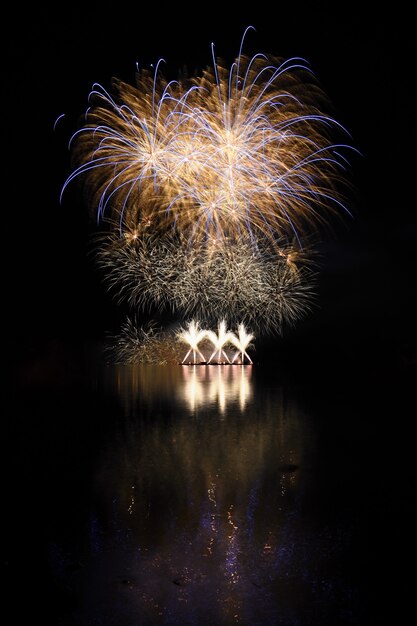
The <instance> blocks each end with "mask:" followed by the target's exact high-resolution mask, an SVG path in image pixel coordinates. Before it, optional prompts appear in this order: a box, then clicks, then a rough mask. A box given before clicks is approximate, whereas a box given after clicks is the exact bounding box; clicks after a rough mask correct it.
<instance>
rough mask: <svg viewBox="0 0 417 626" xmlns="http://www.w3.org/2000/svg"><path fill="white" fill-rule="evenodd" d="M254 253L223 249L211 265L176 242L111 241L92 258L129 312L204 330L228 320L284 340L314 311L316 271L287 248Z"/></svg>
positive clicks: (246, 247) (247, 247) (244, 246)
mask: <svg viewBox="0 0 417 626" xmlns="http://www.w3.org/2000/svg"><path fill="white" fill-rule="evenodd" d="M259 248H260V249H259V250H258V251H257V252H255V251H254V250H253V248H252V246H251V244H250V242H244V241H243V242H242V243H241V244H240V245H239V246H238V247H230V248H226V247H223V246H220V247H218V248H216V249H215V250H213V251H212V254H211V257H210V261H208V260H207V257H206V256H205V255H204V253H203V252H204V251H203V250H202V249H201V248H199V247H197V246H194V247H192V248H190V249H189V248H188V247H187V246H184V245H180V243H179V242H178V241H177V239H176V238H165V239H162V238H155V237H154V236H153V235H151V234H149V235H146V236H143V237H142V238H141V239H139V238H138V239H134V240H131V241H130V242H126V238H123V239H120V238H119V237H118V235H117V234H116V233H112V234H106V235H105V236H103V237H102V238H101V243H100V244H99V245H97V246H96V248H95V255H96V261H97V264H98V266H99V267H100V268H101V269H102V271H103V278H104V282H105V284H106V286H107V288H108V289H109V291H110V292H111V293H112V295H113V296H114V297H115V298H116V300H117V301H118V302H119V303H122V302H127V303H128V304H129V305H130V307H131V308H132V309H133V310H136V311H138V310H144V311H155V310H160V311H163V310H171V311H172V312H173V313H176V314H177V315H181V316H182V317H185V318H196V319H199V320H200V321H201V323H204V324H205V325H206V326H212V325H213V324H214V323H215V322H216V320H217V319H220V318H222V317H224V316H225V317H227V319H228V321H229V323H231V324H233V325H236V324H238V323H240V322H241V323H243V324H245V325H246V326H249V327H251V328H253V329H255V330H257V331H259V332H260V331H262V332H278V333H282V332H283V330H284V328H285V327H286V326H287V325H294V324H295V323H296V322H297V321H298V320H299V319H301V318H302V317H303V316H304V315H305V314H306V313H307V312H308V311H309V310H310V308H311V307H312V305H313V303H314V288H315V284H316V279H315V271H314V268H313V266H312V260H311V258H310V257H309V256H308V255H307V256H305V255H302V254H300V253H299V252H296V251H295V250H294V249H292V248H289V247H288V248H287V249H280V254H277V252H276V248H273V247H271V246H269V247H268V246H266V242H265V245H264V246H262V247H261V246H259Z"/></svg>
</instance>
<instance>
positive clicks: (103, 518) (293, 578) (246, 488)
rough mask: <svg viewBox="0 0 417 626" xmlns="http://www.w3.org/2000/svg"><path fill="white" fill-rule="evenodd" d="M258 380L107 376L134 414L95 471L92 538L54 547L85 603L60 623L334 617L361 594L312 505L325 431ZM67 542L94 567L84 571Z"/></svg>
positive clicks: (251, 374)
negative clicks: (335, 563)
mask: <svg viewBox="0 0 417 626" xmlns="http://www.w3.org/2000/svg"><path fill="white" fill-rule="evenodd" d="M255 374H257V371H256V370H255V369H254V368H253V367H252V366H249V365H246V366H176V367H162V366H146V365H145V366H143V365H142V366H140V365H139V366H130V367H123V366H116V367H111V368H107V369H106V370H105V372H104V376H103V379H102V381H101V383H100V385H102V390H103V393H104V392H105V393H108V394H110V395H113V393H114V394H116V396H117V397H118V399H119V402H120V407H121V412H120V415H121V419H119V421H118V422H117V424H118V425H117V427H115V430H114V433H113V435H112V437H111V438H109V440H108V441H107V443H105V444H104V445H103V446H102V448H101V450H100V454H99V457H98V460H97V463H96V466H95V469H94V472H93V480H92V487H91V501H90V503H89V505H88V507H87V508H88V510H87V511H86V512H85V518H86V527H88V533H87V536H86V538H85V542H84V545H83V546H82V547H81V545H77V546H71V547H68V546H60V545H59V541H57V543H56V545H54V546H53V549H52V550H51V553H52V554H53V560H54V562H55V568H56V570H57V572H58V575H61V576H62V577H63V578H64V579H65V584H66V585H67V586H69V587H70V588H71V589H72V591H73V594H74V595H75V596H76V598H77V603H76V605H75V607H74V608H73V610H72V611H71V613H70V614H68V615H67V616H66V618H65V619H62V620H61V622H60V623H62V624H85V625H87V624H106V625H111V624H122V625H124V624H132V625H133V624H135V625H136V624H145V625H147V624H150V625H151V624H178V625H184V624H196V625H204V624H210V625H223V624H225V625H226V624H247V625H251V626H252V625H256V624H262V625H263V624H274V625H275V624H283V625H285V624H288V625H289V624H307V623H308V624H310V623H311V624H327V623H330V618H329V622H327V621H326V611H329V615H330V614H332V617H334V610H335V606H336V605H337V606H338V607H340V611H341V612H342V611H343V610H344V602H345V601H346V597H347V596H346V594H348V590H346V591H345V589H344V587H343V583H342V582H341V581H337V579H336V580H335V578H334V572H333V573H331V571H330V570H329V569H327V570H326V568H328V566H329V562H331V559H332V554H333V553H334V552H332V550H333V551H334V550H335V549H336V550H337V545H336V544H337V541H336V542H335V545H336V548H335V547H334V546H333V549H331V548H330V547H329V538H328V537H326V536H325V534H324V535H323V534H322V535H321V536H317V535H316V534H315V530H314V523H313V519H314V516H312V514H311V510H310V508H309V507H310V505H311V503H310V500H309V497H308V493H309V489H310V487H311V484H312V480H313V479H312V473H311V468H312V467H313V466H314V459H315V456H316V454H317V452H316V448H315V436H314V431H313V429H312V428H311V426H310V422H309V419H308V416H307V415H305V414H304V412H303V410H302V409H301V408H300V406H298V404H297V402H296V400H295V398H294V397H292V396H291V395H289V394H288V392H286V391H285V390H284V389H283V388H282V387H281V386H280V385H277V384H275V385H269V384H267V383H265V382H264V381H263V380H262V377H260V376H259V375H255ZM100 385H99V386H100ZM333 540H334V539H333ZM66 550H67V551H68V550H72V551H73V554H72V559H73V560H74V559H76V560H77V562H79V563H81V564H82V566H80V568H79V569H78V570H76V571H74V572H71V573H69V572H68V570H65V568H63V567H62V563H63V562H64V561H65V558H64V556H63V554H64V552H65V551H66ZM60 567H61V570H59V568H60ZM64 570H65V571H64ZM311 611H313V614H312V613H311ZM314 611H316V616H317V615H320V620H319V621H315V618H314ZM332 611H333V613H331V612H332ZM310 618H311V621H309V620H310ZM333 623H340V624H344V623H349V622H348V621H343V620H340V621H339V622H333Z"/></svg>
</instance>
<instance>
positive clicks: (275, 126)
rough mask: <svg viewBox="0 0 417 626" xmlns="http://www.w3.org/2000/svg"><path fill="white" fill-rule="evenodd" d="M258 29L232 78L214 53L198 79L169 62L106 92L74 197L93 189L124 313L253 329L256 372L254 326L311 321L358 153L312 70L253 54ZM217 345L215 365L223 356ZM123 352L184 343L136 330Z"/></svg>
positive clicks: (297, 61)
mask: <svg viewBox="0 0 417 626" xmlns="http://www.w3.org/2000/svg"><path fill="white" fill-rule="evenodd" d="M247 30H249V29H247ZM246 32H247V31H245V34H244V36H243V38H242V42H241V46H240V49H239V54H238V56H237V58H236V60H235V61H234V63H232V65H231V66H230V68H229V69H227V68H226V64H224V63H223V62H222V61H220V60H217V59H216V58H215V56H214V52H213V67H212V68H209V67H208V68H206V69H205V70H204V71H203V72H202V73H201V75H198V76H194V77H191V78H187V79H181V80H174V81H166V80H165V79H164V77H163V76H162V73H161V72H160V62H158V63H157V64H156V68H155V70H154V71H152V72H148V71H146V70H141V71H138V72H137V74H136V85H129V84H127V83H126V82H123V81H121V80H118V79H114V80H113V83H112V86H111V90H109V91H108V90H106V89H104V88H103V87H102V86H101V85H98V84H95V85H94V86H93V89H92V91H91V93H90V97H89V108H88V110H87V113H86V115H85V120H84V122H83V124H82V126H81V127H80V128H79V130H77V131H76V132H75V133H74V135H73V136H72V138H71V141H70V147H71V152H72V158H73V161H72V164H73V168H74V169H73V171H72V173H71V174H70V176H69V177H68V179H67V180H66V181H65V183H64V185H63V189H62V193H64V191H65V189H66V188H67V186H68V185H69V184H71V183H72V182H73V181H75V180H77V181H80V182H81V183H82V184H83V185H84V190H85V193H86V199H87V202H88V204H89V206H90V207H91V211H92V214H93V216H94V217H95V219H96V220H97V223H98V224H100V225H101V226H102V227H103V228H102V232H101V233H100V237H99V240H98V241H97V246H96V248H95V258H96V260H97V262H98V265H99V267H100V268H101V270H102V271H103V274H104V280H105V283H106V285H107V287H108V289H109V291H110V292H111V293H112V294H113V296H114V297H115V298H116V299H117V300H118V301H119V302H122V301H124V302H127V303H128V305H129V306H130V307H131V308H132V309H133V310H134V311H135V312H137V311H140V310H142V311H143V310H148V311H155V310H156V311H166V310H171V312H172V313H174V314H175V315H176V316H181V317H182V318H186V319H187V318H188V319H198V320H199V322H200V324H202V325H203V326H204V327H206V328H208V327H212V326H213V324H215V323H218V320H227V323H228V324H230V325H233V327H235V328H236V327H237V324H240V326H239V328H240V331H239V332H240V334H239V333H238V335H234V338H235V339H234V345H235V347H237V348H238V351H239V352H238V353H237V355H239V354H240V357H241V360H242V362H243V360H244V358H245V357H246V358H247V359H249V357H248V355H247V352H246V347H247V345H248V342H250V340H251V339H252V336H251V335H248V334H247V333H246V330H245V329H246V328H252V329H254V330H256V331H257V332H278V333H280V334H282V333H283V330H284V328H285V327H286V326H287V325H293V324H295V323H296V322H297V321H298V320H299V319H300V318H301V317H303V316H304V315H305V314H306V313H307V312H308V311H309V310H310V308H311V306H312V304H313V302H314V298H315V294H314V288H315V284H316V281H315V271H314V263H313V262H312V259H313V258H314V255H312V254H311V250H310V249H309V248H306V247H305V241H306V239H310V235H311V233H312V232H313V231H315V229H316V228H317V229H318V228H319V227H320V226H321V225H323V224H324V225H326V224H327V223H328V218H329V215H330V214H331V213H332V212H335V213H336V214H338V215H340V214H344V213H349V211H348V209H347V207H346V205H345V201H344V197H343V194H342V189H343V188H344V185H345V183H346V178H345V172H346V168H347V165H348V163H347V159H346V157H345V156H344V155H345V154H346V153H347V152H348V151H350V150H354V149H353V148H352V147H351V146H350V145H349V144H348V143H346V141H347V139H346V138H348V134H347V132H346V130H345V129H344V128H343V127H342V126H341V125H340V124H339V123H338V122H337V121H336V120H335V119H333V118H332V117H331V116H329V115H328V114H327V113H326V111H325V109H326V108H327V102H326V97H325V94H324V93H323V92H322V90H321V89H320V87H319V85H318V82H317V80H316V79H315V77H314V74H313V73H312V71H311V70H310V68H309V66H308V63H307V62H306V61H305V60H303V59H301V58H292V59H289V60H283V59H278V58H274V57H268V56H266V55H264V54H255V55H254V56H252V57H250V56H247V55H244V54H243V53H242V50H243V42H244V38H245V35H246ZM336 137H337V138H338V139H339V138H343V141H341V140H338V141H335V138H336ZM224 324H226V322H224ZM198 330H199V328H197V327H196V328H189V329H188V331H187V330H183V331H182V332H183V336H182V340H183V341H185V342H186V343H188V345H189V346H190V351H189V353H188V354H187V356H186V357H185V358H188V356H189V354H190V353H191V352H193V357H194V360H195V359H196V355H197V354H198V353H199V352H200V350H199V348H198V343H199V341H198V340H199V339H200V338H199V337H198V336H194V335H195V333H198ZM219 330H220V329H219ZM194 331H195V332H194ZM187 332H188V333H191V334H192V335H193V336H192V339H193V341H191V336H189V335H186V334H184V333H187ZM149 333H150V334H149ZM225 333H226V335H227V332H226V331H225ZM214 335H215V333H214V334H213V335H211V336H209V335H207V334H206V337H205V339H210V338H211V340H212V342H213V345H214V348H215V350H214V352H213V354H212V355H211V357H210V359H212V358H213V357H214V355H215V354H217V355H218V357H219V358H220V357H221V356H222V349H223V348H222V345H220V344H219V345H218V342H219V341H220V337H219V335H217V336H216V338H215V337H214ZM226 335H225V336H224V337H223V336H222V339H225V340H226V339H227V340H229V339H230V337H229V336H228V335H227V336H226ZM160 339H161V337H160V336H158V341H159V340H160ZM177 339H178V338H177ZM118 341H120V345H119V347H118V349H117V350H116V352H117V353H118V354H124V353H125V352H126V354H125V356H126V358H127V359H129V358H130V357H129V354H130V352H132V353H134V354H135V355H137V353H138V350H139V352H140V351H141V350H142V351H144V353H143V354H141V356H140V358H139V360H142V361H147V360H149V358H150V357H149V354H150V353H152V351H153V350H154V351H155V353H158V354H161V351H162V352H163V351H164V350H163V349H162V347H161V346H166V345H171V344H172V338H167V337H165V336H163V337H162V340H161V341H159V344H158V346H155V345H154V344H155V341H156V336H155V334H154V333H153V331H152V332H151V331H149V332H148V331H146V330H143V329H142V328H141V327H140V326H138V327H135V325H132V324H131V323H130V322H129V323H127V325H126V326H125V327H124V328H123V329H122V333H121V336H120V337H119V339H118ZM152 342H153V343H152ZM232 343H233V342H232ZM223 345H224V344H223ZM164 349H165V348H164ZM170 349H171V348H170ZM176 349H177V347H176ZM237 355H235V358H237ZM200 356H201V354H200ZM134 358H135V359H137V356H135V357H134ZM163 358H164V357H162V356H161V357H158V359H159V360H163ZM249 360H250V359H249Z"/></svg>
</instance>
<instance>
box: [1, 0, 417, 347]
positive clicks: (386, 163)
mask: <svg viewBox="0 0 417 626" xmlns="http://www.w3.org/2000/svg"><path fill="white" fill-rule="evenodd" d="M223 4H225V3H223ZM365 4H366V14H365V10H364V7H365ZM129 5H130V6H129V9H128V10H127V9H126V8H124V6H123V3H117V2H114V3H112V5H111V9H108V8H106V4H105V3H104V4H103V3H88V2H87V3H80V2H76V3H71V4H68V5H62V6H61V7H60V8H59V10H58V8H57V9H56V10H55V12H54V11H51V9H49V8H48V9H47V8H45V7H39V6H37V5H36V6H30V7H29V9H25V10H20V7H19V9H18V10H13V9H12V12H11V13H10V16H9V18H6V19H4V21H3V29H4V31H6V36H5V37H4V40H5V41H6V54H5V56H4V55H3V88H4V96H3V104H4V106H5V110H4V114H3V122H4V126H3V130H6V136H5V137H6V139H5V144H4V145H3V147H4V153H3V157H4V161H3V162H4V163H5V165H3V167H6V178H5V181H4V183H3V199H4V206H3V208H4V213H3V233H4V235H5V237H6V240H7V248H6V249H7V255H6V264H5V267H6V281H7V284H8V285H9V287H8V298H7V303H8V305H7V306H8V309H9V312H10V313H11V316H10V317H11V320H10V330H11V332H10V339H11V341H12V343H16V344H17V345H23V344H25V345H27V344H31V343H34V345H37V344H38V343H39V342H42V341H44V340H50V339H51V338H52V339H53V338H55V337H59V336H63V335H68V334H69V335H74V336H78V335H82V334H84V333H85V334H89V333H90V334H91V333H94V332H97V334H98V335H100V333H102V332H103V331H105V329H106V327H107V324H109V320H110V318H111V317H112V315H113V313H114V308H115V304H114V303H111V302H110V300H109V299H108V297H107V294H105V292H104V290H103V288H102V286H101V285H99V284H97V277H96V276H95V275H94V272H93V271H92V269H91V265H90V262H89V261H88V259H87V255H86V249H87V247H88V243H87V236H86V233H87V231H88V229H89V225H88V224H87V221H88V220H87V216H86V210H85V207H83V206H82V202H80V199H79V198H77V196H76V195H75V194H73V195H71V193H70V194H68V196H67V197H66V199H65V201H64V202H63V203H62V204H60V202H59V194H60V190H61V187H62V185H63V183H64V181H65V179H66V177H67V175H68V173H69V171H70V169H69V152H68V149H67V144H68V140H69V138H70V135H71V134H72V132H73V131H74V130H75V128H76V125H77V120H78V119H79V116H80V114H82V113H83V112H84V110H85V108H86V105H87V97H88V93H89V91H90V88H91V86H92V85H93V83H94V82H99V83H101V84H102V85H103V86H107V87H109V86H110V81H111V77H112V76H116V77H119V78H122V79H124V80H126V81H128V82H132V83H133V82H134V74H135V66H136V63H137V62H139V64H140V65H142V66H147V65H149V64H151V63H156V62H157V61H158V60H159V59H160V58H164V59H165V61H166V63H165V65H164V71H165V74H166V75H167V76H168V77H169V78H176V77H177V75H178V71H179V70H180V69H181V67H183V66H186V67H188V69H189V71H190V72H193V71H194V70H198V69H201V68H202V67H204V66H206V65H211V62H212V59H211V42H214V44H215V46H216V48H215V49H216V54H217V55H218V56H219V57H223V58H224V59H225V61H226V62H229V63H231V62H232V61H233V59H234V58H235V57H236V55H237V53H238V50H239V46H240V42H241V38H242V35H243V32H244V30H245V28H246V27H247V26H253V27H254V28H255V29H256V30H255V31H251V32H250V33H249V34H248V36H247V39H246V44H245V50H246V52H247V53H248V54H249V55H252V54H255V53H257V52H265V53H267V54H271V55H275V56H279V57H284V58H288V57H290V56H301V57H304V58H305V59H306V60H308V62H309V63H310V64H311V67H312V69H313V70H314V72H315V74H316V76H317V77H318V79H319V81H320V83H321V85H322V87H323V89H324V90H325V92H326V93H327V95H328V97H329V98H330V101H331V102H332V105H333V107H334V116H335V117H336V119H337V120H338V121H339V122H341V123H342V124H343V125H344V126H345V127H346V128H347V129H348V130H349V131H350V133H351V135H352V144H353V145H354V146H355V147H357V148H358V150H360V152H361V153H362V155H363V156H362V158H360V159H355V160H354V167H353V171H352V172H351V177H352V182H353V184H354V186H355V188H356V190H357V194H356V199H355V219H354V220H352V222H351V223H348V224H346V223H345V224H344V225H343V226H341V227H340V230H339V231H336V237H335V238H334V239H333V240H331V241H329V242H328V244H327V243H325V245H324V249H325V252H326V254H328V258H326V262H325V268H324V276H325V281H324V288H323V289H324V291H323V294H324V296H325V297H326V298H328V300H326V302H325V303H326V305H328V306H327V309H326V306H324V307H322V309H324V312H323V313H322V314H323V315H324V318H323V319H325V320H326V319H327V318H328V317H329V316H330V317H332V318H333V319H334V318H335V317H336V316H339V321H338V322H337V323H336V326H338V327H340V326H342V325H343V324H344V323H345V321H346V320H347V319H353V320H354V323H355V324H357V325H358V326H359V325H361V324H362V327H363V329H364V330H363V332H364V333H365V332H368V330H369V331H371V330H372V326H373V327H374V329H375V328H378V332H380V331H381V330H382V328H385V330H384V332H388V333H389V334H390V335H391V334H393V333H394V334H396V335H397V334H398V335H399V343H400V344H401V345H402V346H404V345H405V344H407V347H406V349H407V350H408V349H410V348H409V346H410V345H411V340H409V337H408V328H409V327H411V326H412V324H411V320H412V313H411V311H413V309H412V308H411V299H412V295H413V292H414V286H413V284H412V283H413V280H414V276H415V275H414V270H412V265H413V261H414V257H415V245H416V230H415V225H416V220H415V199H414V198H413V197H412V196H411V188H412V186H413V172H412V171H411V159H412V155H410V152H409V150H408V146H409V144H410V143H411V145H415V142H413V141H412V140H411V137H412V134H413V133H414V132H415V131H414V122H413V110H412V102H413V100H412V98H411V88H412V84H413V81H414V80H415V79H414V74H413V73H412V72H411V69H412V64H413V60H414V57H415V54H414V50H413V46H412V41H411V39H410V36H409V32H410V30H411V29H410V25H411V23H412V21H413V20H412V18H411V15H410V13H409V11H410V8H409V3H403V4H401V3H398V2H397V3H393V4H392V5H391V6H388V7H387V8H383V6H382V3H374V5H372V3H371V4H369V3H363V2H358V3H356V2H353V3H352V2H350V3H343V4H340V3H334V2H329V3H320V2H319V3H314V2H313V3H311V2H306V3H304V2H297V3H295V2H294V3H287V4H286V5H284V4H283V3H276V4H273V5H269V7H268V6H264V4H263V3H262V4H258V5H257V4H256V3H255V4H254V5H253V6H252V8H251V10H250V11H247V12H245V11H244V10H239V9H238V8H237V7H236V4H235V3H233V4H231V5H228V4H225V6H226V7H229V8H224V7H223V6H222V4H221V3H220V4H212V5H205V7H207V8H204V9H203V11H202V10H201V9H200V6H199V9H198V11H197V5H195V6H194V7H193V6H192V5H191V6H192V8H187V5H183V4H180V3H176V4H175V5H172V6H171V7H170V8H168V9H167V8H166V7H164V6H162V5H161V6H160V5H158V4H157V3H154V4H153V5H152V8H144V6H146V5H143V4H142V3H140V2H138V3H136V4H135V3H129ZM119 7H120V8H119ZM203 12H205V13H204V15H202V13H203ZM63 113H65V116H66V117H65V121H64V122H63V123H61V124H59V126H58V127H57V129H56V130H54V122H55V120H56V118H57V117H58V116H59V115H61V114H63ZM3 138H4V134H3ZM326 316H327V317H326ZM314 323H317V318H315V320H314ZM386 326H389V328H386ZM313 327H314V324H313ZM394 329H395V330H394ZM405 329H407V330H405ZM375 332H377V331H375V330H374V333H375Z"/></svg>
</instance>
